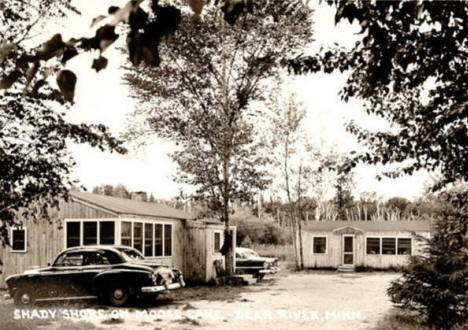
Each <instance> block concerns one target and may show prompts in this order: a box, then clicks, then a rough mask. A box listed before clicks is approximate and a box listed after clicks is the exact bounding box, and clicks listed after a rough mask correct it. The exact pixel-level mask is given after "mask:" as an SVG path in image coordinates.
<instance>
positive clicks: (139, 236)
mask: <svg viewBox="0 0 468 330" xmlns="http://www.w3.org/2000/svg"><path fill="white" fill-rule="evenodd" d="M133 247H134V248H135V249H137V250H138V251H140V252H143V224H142V223H141V222H134V223H133Z"/></svg>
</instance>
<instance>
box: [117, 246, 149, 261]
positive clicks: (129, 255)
mask: <svg viewBox="0 0 468 330" xmlns="http://www.w3.org/2000/svg"><path fill="white" fill-rule="evenodd" d="M118 250H119V251H120V252H122V255H123V257H124V258H125V260H126V261H135V260H143V259H145V257H144V256H143V255H142V254H141V253H140V252H139V251H138V250H134V249H130V248H119V249H118Z"/></svg>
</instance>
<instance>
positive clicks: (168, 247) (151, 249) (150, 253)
mask: <svg viewBox="0 0 468 330" xmlns="http://www.w3.org/2000/svg"><path fill="white" fill-rule="evenodd" d="M132 238H133V239H132ZM132 241H133V242H132ZM121 244H122V245H127V246H133V248H135V249H137V250H139V251H140V252H143V254H144V255H145V256H147V257H170V256H172V225H171V224H161V223H147V222H144V223H143V222H138V221H133V222H130V221H123V222H122V227H121Z"/></svg>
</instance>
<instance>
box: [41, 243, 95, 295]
mask: <svg viewBox="0 0 468 330" xmlns="http://www.w3.org/2000/svg"><path fill="white" fill-rule="evenodd" d="M84 261H85V253H84V252H81V251H70V252H66V253H64V254H62V255H61V256H60V257H58V258H57V260H56V261H55V263H54V265H53V266H52V267H51V268H50V275H49V277H50V280H51V282H52V283H54V285H55V286H56V287H57V288H58V292H57V294H58V296H57V297H60V298H74V297H80V296H83V295H86V294H87V293H88V292H87V291H88V290H87V289H86V286H84V285H83V264H84Z"/></svg>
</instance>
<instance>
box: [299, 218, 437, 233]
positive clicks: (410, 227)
mask: <svg viewBox="0 0 468 330" xmlns="http://www.w3.org/2000/svg"><path fill="white" fill-rule="evenodd" d="M343 227H354V228H358V229H361V230H363V231H364V232H378V231H408V232H421V231H425V232H427V231H431V222H430V221H425V220H417V221H408V220H402V221H310V222H308V223H307V224H306V225H305V226H304V229H305V230H309V231H332V230H334V229H338V228H343Z"/></svg>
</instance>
